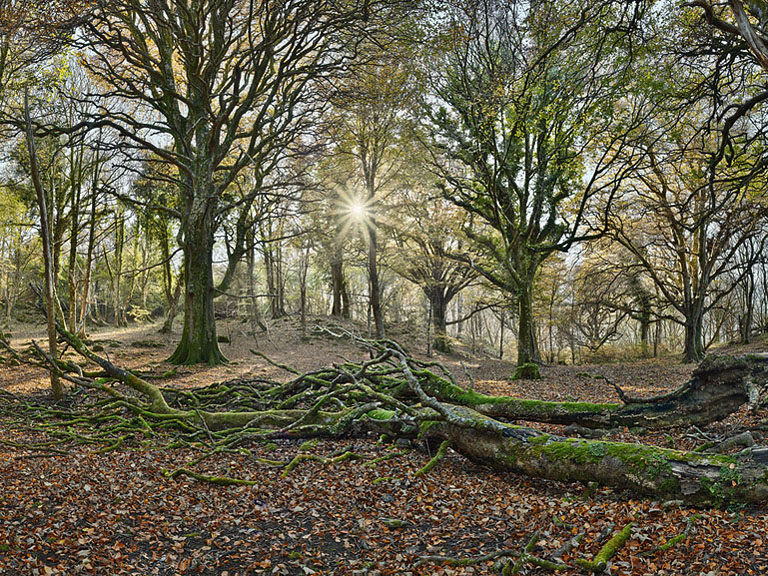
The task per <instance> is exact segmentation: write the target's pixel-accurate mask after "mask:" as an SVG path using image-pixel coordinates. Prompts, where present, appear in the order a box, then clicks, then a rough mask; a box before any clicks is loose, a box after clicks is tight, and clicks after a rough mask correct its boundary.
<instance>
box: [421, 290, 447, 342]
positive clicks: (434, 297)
mask: <svg viewBox="0 0 768 576" xmlns="http://www.w3.org/2000/svg"><path fill="white" fill-rule="evenodd" d="M427 296H428V297H429V300H430V306H431V309H432V330H433V333H434V345H435V350H437V351H438V352H443V353H448V352H450V351H451V343H450V340H449V339H448V326H447V320H446V314H447V312H448V310H447V308H448V302H446V300H445V297H444V295H443V292H442V290H441V289H440V288H433V289H431V290H429V293H428V294H427Z"/></svg>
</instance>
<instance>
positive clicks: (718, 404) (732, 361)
mask: <svg viewBox="0 0 768 576" xmlns="http://www.w3.org/2000/svg"><path fill="white" fill-rule="evenodd" d="M418 375H419V376H420V378H422V379H424V381H425V383H424V385H423V386H424V389H425V390H426V391H427V392H428V393H430V394H432V395H433V396H435V397H436V398H439V399H440V400H443V401H445V402H455V403H458V404H463V405H465V406H470V407H472V408H473V409H474V410H477V411H478V412H480V413H482V414H485V415H486V416H491V417H493V418H497V419H502V420H505V421H521V420H522V421H530V422H547V423H552V424H565V425H569V424H576V425H578V426H583V427H587V428H617V427H622V426H626V427H628V428H632V427H643V428H647V429H663V428H670V427H674V426H691V425H695V426H704V425H707V424H711V423H712V422H716V421H719V420H723V419H724V418H726V417H728V416H729V415H730V414H733V413H734V412H736V411H737V410H739V408H741V407H742V406H743V405H744V404H746V403H748V402H749V401H750V394H752V395H754V392H753V391H754V389H755V388H756V387H758V386H760V387H764V386H765V385H766V383H768V357H766V356H758V355H750V356H738V357H732V356H719V357H718V356H715V357H711V358H707V359H706V360H705V361H704V362H702V363H701V365H699V367H697V368H696V369H695V370H694V371H693V373H692V378H691V380H689V381H688V382H686V383H685V384H683V385H682V386H681V387H679V388H678V389H677V390H675V391H673V392H671V393H669V394H666V395H664V396H657V397H655V398H652V399H649V400H647V401H644V402H643V401H637V400H632V402H631V403H629V404H625V405H622V404H594V403H588V402H545V401H538V400H529V399H521V398H513V397H508V396H487V395H484V394H480V393H477V392H474V391H471V390H464V389H463V388H461V387H460V386H458V385H456V384H455V383H453V382H451V381H449V380H448V379H446V378H443V377H440V376H437V375H435V374H432V373H429V374H428V371H422V372H421V373H419V374H418Z"/></svg>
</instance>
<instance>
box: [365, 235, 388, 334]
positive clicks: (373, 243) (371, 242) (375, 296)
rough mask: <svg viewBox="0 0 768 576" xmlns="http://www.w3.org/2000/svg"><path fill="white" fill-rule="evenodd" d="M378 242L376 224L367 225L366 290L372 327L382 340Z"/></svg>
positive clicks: (382, 320)
mask: <svg viewBox="0 0 768 576" xmlns="http://www.w3.org/2000/svg"><path fill="white" fill-rule="evenodd" d="M377 254H378V240H377V238H376V223H375V222H370V223H369V224H368V288H369V296H370V306H371V313H372V314H373V325H374V327H375V329H376V337H377V338H384V337H385V334H384V318H383V316H382V312H381V286H380V285H379V263H378V255H377Z"/></svg>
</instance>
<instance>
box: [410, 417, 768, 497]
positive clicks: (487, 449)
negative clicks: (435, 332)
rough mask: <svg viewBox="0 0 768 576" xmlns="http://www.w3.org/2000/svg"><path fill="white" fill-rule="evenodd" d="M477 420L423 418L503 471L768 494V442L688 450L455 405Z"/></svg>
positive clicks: (698, 492)
mask: <svg viewBox="0 0 768 576" xmlns="http://www.w3.org/2000/svg"><path fill="white" fill-rule="evenodd" d="M450 409H451V410H452V411H453V412H459V413H460V414H461V415H462V417H463V418H464V419H465V420H466V421H470V422H475V423H477V426H475V427H468V426H457V425H454V424H450V423H447V422H433V423H431V424H430V425H424V424H423V425H422V428H423V429H424V434H425V435H429V436H433V437H437V438H441V439H445V440H448V441H450V443H451V447H453V449H454V450H456V451H457V452H459V453H461V454H462V455H464V456H466V457H467V458H469V459H470V460H472V461H474V462H478V463H481V464H485V465H489V466H491V467H493V468H495V469H497V470H504V471H512V472H516V473H519V474H524V475H526V476H532V477H536V478H546V479H550V480H560V481H566V482H572V481H581V482H584V483H588V482H597V483H599V484H601V485H604V486H611V487H614V488H618V489H626V490H630V491H631V492H632V493H634V494H644V495H647V496H650V497H652V498H654V499H659V500H681V501H683V502H686V503H688V504H695V505H706V506H712V505H714V506H722V505H725V504H728V503H731V502H743V503H759V502H765V501H766V500H768V447H754V448H751V449H749V450H746V451H744V452H742V453H740V454H739V455H738V456H726V455H719V454H702V453H698V452H682V451H679V450H670V449H666V448H658V447H655V446H647V445H643V444H628V443H622V442H605V441H600V440H583V439H574V438H565V437H561V436H555V435H550V434H546V433H543V432H540V431H538V430H534V429H532V428H528V427H524V426H516V425H512V424H503V423H501V422H499V421H497V420H494V419H492V418H490V417H488V416H485V415H482V414H480V413H479V412H476V411H474V410H472V409H471V408H466V407H459V406H452V407H451V408H450Z"/></svg>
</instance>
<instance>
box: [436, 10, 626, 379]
mask: <svg viewBox="0 0 768 576" xmlns="http://www.w3.org/2000/svg"><path fill="white" fill-rule="evenodd" d="M626 10H627V7H626V6H625V7H624V10H621V9H618V5H617V4H613V3H611V2H601V3H592V2H588V3H576V4H573V3H570V4H567V5H566V4H560V3H557V2H534V3H531V4H527V3H523V2H517V1H514V0H510V1H506V0H478V1H473V2H467V3H460V2H457V3H455V4H453V5H452V7H451V11H450V13H449V14H447V15H446V16H445V19H446V20H447V24H446V28H447V29H448V36H449V40H448V41H447V42H448V47H447V49H446V50H445V51H444V53H443V54H442V55H441V56H439V57H438V58H437V61H436V62H433V61H430V62H429V65H430V67H431V68H432V69H433V70H435V72H434V74H433V76H432V91H431V93H430V95H429V96H428V97H427V99H426V100H425V103H424V108H425V110H426V112H425V115H426V130H427V132H429V133H431V135H432V138H431V143H430V144H431V148H432V149H433V151H434V158H435V166H436V168H437V170H438V173H439V174H440V175H441V176H442V177H443V178H444V179H445V185H444V187H443V192H444V194H445V196H446V197H447V198H449V199H450V200H452V201H453V202H455V203H456V204H457V205H458V206H461V207H463V208H464V209H466V210H467V211H469V212H470V213H472V214H474V216H475V220H474V222H473V225H472V226H467V227H466V228H465V232H466V234H467V236H468V237H469V239H470V240H471V241H472V242H473V243H474V244H475V245H476V246H477V247H478V248H479V249H480V250H482V252H483V253H484V255H485V258H484V259H479V258H478V259H472V260H471V261H469V262H470V264H471V265H472V266H473V267H474V268H475V269H476V270H477V272H478V273H480V274H481V275H482V276H484V277H485V278H486V279H488V280H489V281H490V282H491V283H492V284H494V285H495V286H497V287H498V288H500V289H502V290H504V291H508V292H511V293H513V294H514V295H515V296H516V301H517V303H518V314H517V317H518V363H519V364H526V363H529V362H534V361H538V360H539V349H538V342H537V338H536V329H535V326H534V314H533V294H532V291H533V283H534V280H535V278H536V272H537V271H538V269H539V267H540V265H541V263H542V262H543V261H544V260H545V259H546V258H547V257H548V256H549V255H550V254H552V253H553V252H555V251H557V250H566V249H568V247H569V246H571V245H572V244H573V243H574V242H576V241H578V240H581V239H586V238H589V237H593V236H594V235H597V233H596V232H595V231H592V233H590V232H588V231H585V230H583V229H582V224H583V223H584V214H585V211H586V210H587V208H588V207H589V205H590V200H591V199H592V198H593V197H594V196H596V195H598V194H606V195H608V196H610V195H611V194H613V193H614V192H615V191H616V189H617V188H618V185H619V183H620V182H621V180H622V178H623V177H624V175H625V174H626V172H627V171H628V170H629V169H630V167H631V165H632V162H631V161H630V162H627V163H626V164H625V165H624V166H623V167H621V168H620V169H616V162H615V160H616V159H617V158H618V152H619V150H621V149H624V148H625V146H626V143H627V140H628V139H629V137H630V135H631V134H632V131H633V129H634V128H635V127H636V125H637V119H636V118H635V117H634V116H633V111H632V110H631V109H626V108H622V106H621V105H620V100H621V94H622V89H623V84H622V82H623V80H624V75H623V73H624V72H625V69H626V66H627V65H628V64H629V62H628V60H627V58H626V57H625V54H624V52H623V50H622V46H621V42H622V40H623V39H624V36H623V33H621V32H617V31H620V30H624V29H625V28H626V26H628V25H630V24H631V22H632V19H633V18H634V17H635V16H636V15H635V14H634V12H631V13H626V12H625V11H626ZM435 101H437V104H438V105H437V106H436V105H435V103H436V102H435Z"/></svg>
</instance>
